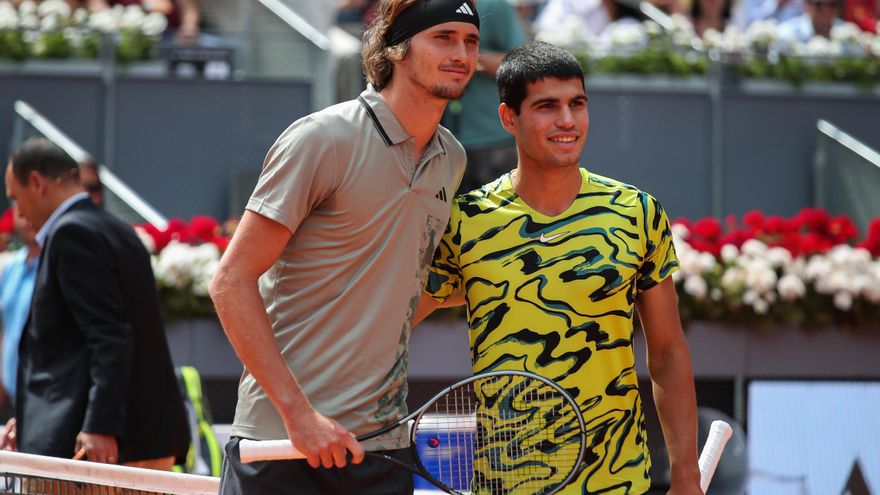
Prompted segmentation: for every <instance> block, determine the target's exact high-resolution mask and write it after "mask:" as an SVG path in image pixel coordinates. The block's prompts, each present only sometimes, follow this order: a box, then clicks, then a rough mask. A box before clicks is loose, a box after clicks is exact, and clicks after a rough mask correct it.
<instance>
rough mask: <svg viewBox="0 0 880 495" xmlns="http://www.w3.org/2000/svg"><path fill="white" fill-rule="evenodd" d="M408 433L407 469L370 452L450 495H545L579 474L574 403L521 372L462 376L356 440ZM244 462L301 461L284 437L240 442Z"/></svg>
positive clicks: (582, 441)
mask: <svg viewBox="0 0 880 495" xmlns="http://www.w3.org/2000/svg"><path fill="white" fill-rule="evenodd" d="M401 427H407V428H409V429H410V438H411V442H410V448H411V449H412V452H413V458H414V459H415V462H414V463H413V464H412V465H410V464H408V463H405V462H402V461H400V460H398V459H394V458H392V457H389V456H387V455H384V454H380V453H372V452H367V455H370V456H373V457H379V458H382V459H385V460H388V461H391V462H394V463H395V464H398V465H400V466H403V467H404V468H406V469H409V470H410V471H412V472H414V473H416V474H418V475H420V476H422V477H423V478H425V479H426V480H428V481H429V482H431V483H432V484H434V485H435V486H437V487H438V488H440V489H442V490H443V491H445V492H447V493H454V494H473V495H480V494H487V495H508V494H510V495H512V494H516V495H537V494H540V495H549V494H552V493H556V492H558V491H559V490H561V489H562V488H563V487H565V485H567V484H568V483H569V482H571V481H572V480H573V479H574V477H575V476H576V475H577V474H578V468H579V466H580V465H581V462H582V460H583V457H584V450H585V448H586V432H585V428H584V418H583V416H582V415H581V412H580V410H579V409H578V406H577V403H576V402H575V401H574V399H572V398H571V396H570V395H569V394H568V393H567V392H566V391H565V390H563V389H562V387H560V386H559V385H557V384H555V383H553V382H552V381H550V380H548V379H546V378H542V377H540V376H537V375H534V374H532V373H526V372H519V371H494V372H488V373H481V374H478V375H474V376H471V377H469V378H466V379H464V380H462V381H460V382H458V383H456V384H454V385H452V386H450V387H448V388H446V389H444V390H443V391H442V392H440V393H439V394H437V395H436V396H434V398H433V399H431V400H430V401H428V403H427V404H425V405H423V406H422V407H420V408H419V409H418V410H416V411H415V412H413V413H412V414H410V415H409V416H407V417H406V418H404V419H402V420H400V421H398V422H397V423H394V424H391V425H388V426H385V427H383V428H381V429H379V430H376V431H374V432H372V433H368V434H366V435H361V436H359V437H358V438H357V439H358V440H359V441H361V440H368V439H370V438H374V437H377V436H379V435H382V434H383V433H387V432H389V431H391V430H393V429H395V428H401ZM239 448H240V455H241V460H242V462H254V461H266V460H277V459H298V458H304V457H305V456H303V455H302V453H300V452H299V451H297V450H296V449H295V448H294V447H293V444H292V443H291V442H290V440H289V439H287V440H266V441H257V440H242V441H241V442H240V443H239Z"/></svg>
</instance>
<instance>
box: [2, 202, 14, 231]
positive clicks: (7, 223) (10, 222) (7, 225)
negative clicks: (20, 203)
mask: <svg viewBox="0 0 880 495" xmlns="http://www.w3.org/2000/svg"><path fill="white" fill-rule="evenodd" d="M13 230H15V214H14V213H13V210H12V208H11V207H10V208H6V211H4V212H3V216H0V234H11V233H12V231H13Z"/></svg>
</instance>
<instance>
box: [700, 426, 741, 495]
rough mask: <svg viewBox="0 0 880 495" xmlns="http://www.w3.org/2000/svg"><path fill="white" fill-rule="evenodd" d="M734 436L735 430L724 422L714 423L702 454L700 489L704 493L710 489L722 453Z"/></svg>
mask: <svg viewBox="0 0 880 495" xmlns="http://www.w3.org/2000/svg"><path fill="white" fill-rule="evenodd" d="M731 436H733V429H732V428H731V427H730V425H729V424H727V423H725V422H724V421H720V420H716V421H712V425H711V426H710V427H709V436H708V437H706V445H705V446H703V451H702V453H700V460H699V465H700V488H702V489H703V493H706V490H707V489H708V488H709V483H710V482H711V481H712V477H713V476H714V475H715V469H716V468H717V467H718V461H719V460H721V453H722V452H724V446H725V445H727V441H728V440H730V437H731Z"/></svg>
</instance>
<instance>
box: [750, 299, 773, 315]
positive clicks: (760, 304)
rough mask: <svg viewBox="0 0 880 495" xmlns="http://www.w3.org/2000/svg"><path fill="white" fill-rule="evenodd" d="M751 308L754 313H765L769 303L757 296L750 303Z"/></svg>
mask: <svg viewBox="0 0 880 495" xmlns="http://www.w3.org/2000/svg"><path fill="white" fill-rule="evenodd" d="M752 309H754V310H755V313H758V314H759V315H763V314H767V310H769V309H770V303H768V302H767V301H765V300H763V299H760V298H758V299H756V300H755V302H754V303H752Z"/></svg>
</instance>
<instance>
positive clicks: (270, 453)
mask: <svg viewBox="0 0 880 495" xmlns="http://www.w3.org/2000/svg"><path fill="white" fill-rule="evenodd" d="M238 454H239V457H241V462H256V461H277V460H282V459H305V458H306V456H305V455H303V453H302V452H300V451H299V450H296V447H294V446H293V442H291V441H290V440H289V439H285V440H248V439H247V438H244V439H242V440H241V441H240V442H238Z"/></svg>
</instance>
